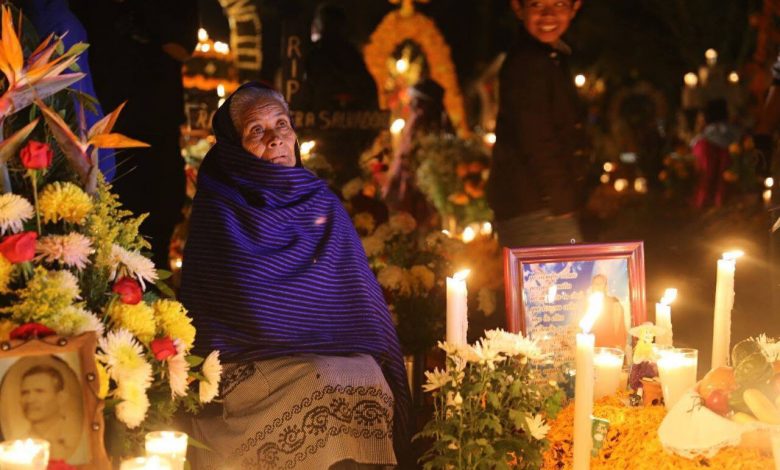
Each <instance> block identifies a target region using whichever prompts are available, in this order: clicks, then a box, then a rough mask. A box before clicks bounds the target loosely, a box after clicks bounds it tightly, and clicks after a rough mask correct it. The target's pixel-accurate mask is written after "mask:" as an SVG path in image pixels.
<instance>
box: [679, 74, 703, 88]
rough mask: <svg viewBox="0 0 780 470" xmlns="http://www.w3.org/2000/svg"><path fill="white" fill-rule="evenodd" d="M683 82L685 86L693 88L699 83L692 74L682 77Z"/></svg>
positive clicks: (697, 78)
mask: <svg viewBox="0 0 780 470" xmlns="http://www.w3.org/2000/svg"><path fill="white" fill-rule="evenodd" d="M683 81H684V82H685V86H687V87H690V88H693V87H695V86H696V85H698V83H699V77H697V76H696V74H695V73H693V72H688V73H686V74H685V76H684V77H683Z"/></svg>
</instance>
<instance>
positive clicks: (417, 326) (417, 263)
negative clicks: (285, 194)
mask: <svg viewBox="0 0 780 470" xmlns="http://www.w3.org/2000/svg"><path fill="white" fill-rule="evenodd" d="M353 222H354V224H355V227H356V228H357V230H358V232H359V233H362V234H363V235H364V236H363V239H362V240H363V248H364V249H365V251H366V255H367V256H368V260H369V264H370V265H371V267H372V269H373V270H374V272H375V273H376V276H377V280H378V281H379V284H380V285H381V286H382V289H383V290H384V292H385V297H386V298H387V300H388V304H389V306H390V311H391V313H392V314H393V317H394V320H395V323H396V328H397V329H398V336H399V338H400V340H401V345H402V347H403V349H404V351H405V352H406V353H417V352H422V351H426V350H428V349H430V348H431V347H433V346H434V345H435V344H436V341H437V339H439V338H442V337H443V334H444V315H443V312H444V310H445V304H446V298H445V285H444V281H445V278H446V276H447V275H448V274H451V272H452V271H453V269H452V266H451V262H450V259H449V258H448V256H450V254H452V253H454V252H457V251H458V250H460V249H461V243H460V242H459V241H458V240H454V239H450V238H447V237H446V236H445V235H443V234H441V233H439V232H433V233H431V234H429V235H428V236H424V235H421V234H420V233H418V231H417V230H416V228H417V222H416V221H415V219H414V217H412V216H411V215H409V214H408V213H406V212H399V213H397V214H394V215H392V216H390V218H389V220H388V221H387V222H385V223H383V224H379V225H378V226H377V225H376V222H375V219H374V216H372V215H371V214H370V213H368V212H361V213H358V214H356V215H355V216H354V217H353Z"/></svg>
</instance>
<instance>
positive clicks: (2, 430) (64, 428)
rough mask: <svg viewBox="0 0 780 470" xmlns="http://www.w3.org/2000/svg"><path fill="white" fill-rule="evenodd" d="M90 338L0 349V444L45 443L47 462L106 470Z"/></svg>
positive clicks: (93, 338)
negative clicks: (10, 441) (32, 439)
mask: <svg viewBox="0 0 780 470" xmlns="http://www.w3.org/2000/svg"><path fill="white" fill-rule="evenodd" d="M96 347H97V338H96V336H95V333H94V332H89V333H85V334H82V335H80V336H76V337H72V338H65V337H58V336H48V337H45V338H41V339H37V338H35V339H30V340H10V341H6V342H3V343H0V441H5V440H14V439H26V438H30V437H33V438H39V439H44V440H46V441H49V444H50V459H52V460H64V461H65V462H66V463H68V464H70V465H72V466H74V467H76V468H78V469H83V470H104V469H109V468H111V466H110V462H109V459H108V457H107V455H106V451H105V446H104V443H103V432H104V429H103V401H102V400H100V399H99V398H98V391H99V387H100V385H99V380H98V375H97V371H96V369H95V348H96Z"/></svg>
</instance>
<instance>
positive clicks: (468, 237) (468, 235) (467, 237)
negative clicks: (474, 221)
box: [461, 227, 477, 243]
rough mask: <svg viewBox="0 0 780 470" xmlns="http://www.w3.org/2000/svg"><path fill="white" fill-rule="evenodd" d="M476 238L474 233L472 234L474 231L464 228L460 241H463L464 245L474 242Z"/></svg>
mask: <svg viewBox="0 0 780 470" xmlns="http://www.w3.org/2000/svg"><path fill="white" fill-rule="evenodd" d="M476 237H477V234H476V232H474V229H473V228H471V227H466V228H465V229H463V233H462V234H461V240H463V242H464V243H471V242H473V241H474V239H475V238H476Z"/></svg>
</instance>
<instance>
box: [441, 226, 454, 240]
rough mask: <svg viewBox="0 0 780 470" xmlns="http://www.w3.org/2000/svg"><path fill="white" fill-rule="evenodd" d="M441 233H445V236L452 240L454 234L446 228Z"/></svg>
mask: <svg viewBox="0 0 780 470" xmlns="http://www.w3.org/2000/svg"><path fill="white" fill-rule="evenodd" d="M441 233H443V234H444V235H447V237H448V238H452V234H451V233H450V231H449V230H447V229H446V228H445V229H444V230H442V231H441Z"/></svg>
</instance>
